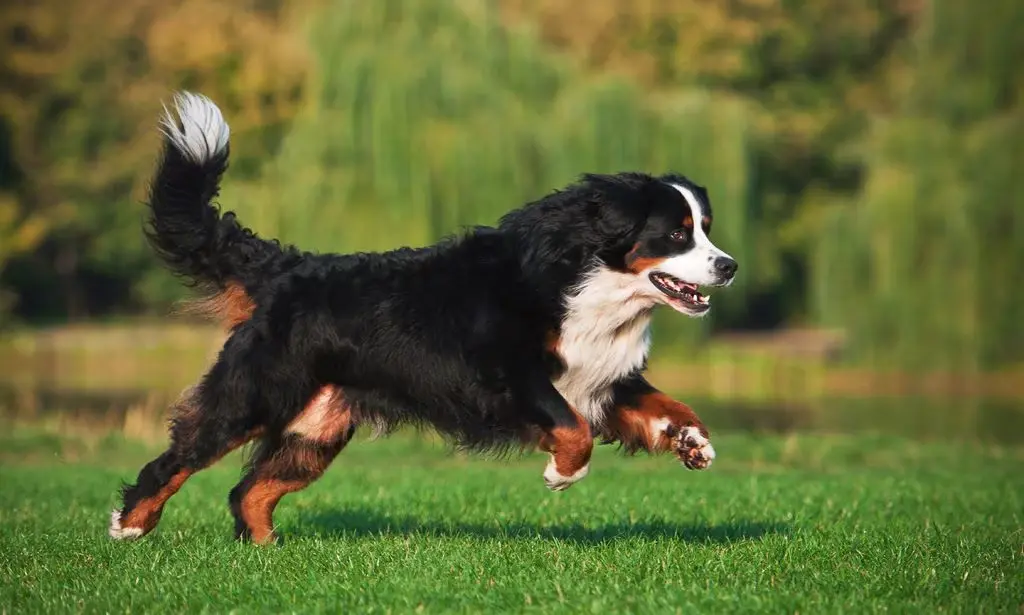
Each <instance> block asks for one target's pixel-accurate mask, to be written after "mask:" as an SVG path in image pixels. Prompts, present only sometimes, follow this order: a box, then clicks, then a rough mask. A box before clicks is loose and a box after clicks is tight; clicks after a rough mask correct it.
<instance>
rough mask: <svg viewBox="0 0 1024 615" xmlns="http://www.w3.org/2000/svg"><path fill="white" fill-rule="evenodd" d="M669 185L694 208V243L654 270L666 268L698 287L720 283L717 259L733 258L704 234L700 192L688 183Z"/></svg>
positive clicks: (664, 269)
mask: <svg viewBox="0 0 1024 615" xmlns="http://www.w3.org/2000/svg"><path fill="white" fill-rule="evenodd" d="M669 185H670V186H672V187H673V188H675V189H676V191H678V192H679V194H681V195H683V199H684V200H685V201H686V204H687V205H688V206H689V207H690V215H691V216H692V217H693V243H694V246H693V248H691V249H690V250H689V251H688V252H686V253H685V254H680V255H679V256H673V257H672V258H668V259H666V260H664V261H662V262H661V263H659V264H658V265H657V266H656V267H654V268H653V270H655V271H663V272H665V273H667V274H669V275H671V276H673V277H676V278H679V279H680V280H682V281H684V282H689V283H690V284H697V285H698V286H713V285H715V284H719V283H720V280H719V276H718V274H717V273H716V272H715V259H717V258H721V257H723V256H724V257H726V258H731V257H730V256H729V255H728V254H726V253H725V252H723V251H721V250H719V249H718V247H717V246H715V244H713V243H711V239H710V238H708V236H707V234H705V233H704V228H703V227H702V226H701V223H700V221H701V218H702V217H703V215H702V213H701V208H700V200H699V199H698V198H697V195H695V194H694V193H693V191H692V190H690V189H689V188H686V187H685V186H680V185H679V184H669Z"/></svg>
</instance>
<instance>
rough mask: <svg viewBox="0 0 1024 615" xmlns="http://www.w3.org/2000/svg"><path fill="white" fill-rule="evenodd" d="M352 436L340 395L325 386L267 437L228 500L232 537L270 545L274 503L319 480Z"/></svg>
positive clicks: (348, 412)
mask: <svg viewBox="0 0 1024 615" xmlns="http://www.w3.org/2000/svg"><path fill="white" fill-rule="evenodd" d="M354 431H355V422H354V420H353V416H352V412H351V409H350V408H349V406H348V405H347V404H346V402H345V399H344V395H343V392H342V391H341V390H340V389H339V388H337V387H333V386H325V387H323V388H321V389H320V391H319V392H318V393H317V394H316V395H315V396H314V397H313V398H312V399H311V400H310V401H309V402H308V403H307V404H306V407H305V408H304V409H303V410H302V412H301V413H299V414H298V415H297V416H296V417H295V418H294V419H292V420H291V421H290V422H289V423H288V425H287V426H286V427H285V428H284V430H283V431H282V432H281V433H278V434H268V435H267V437H265V438H264V441H263V442H262V444H261V446H260V449H259V451H258V452H257V453H256V455H255V456H254V457H253V459H252V460H251V461H250V466H249V471H248V473H247V474H246V475H245V477H244V478H243V479H242V481H241V482H240V483H238V485H236V486H235V488H234V489H232V490H231V495H230V496H229V498H228V499H229V503H230V505H231V514H232V515H233V516H234V518H235V536H236V538H241V539H243V540H252V541H253V542H255V543H257V544H265V543H269V542H274V541H275V540H276V535H275V534H274V521H273V514H274V508H275V507H276V506H277V504H278V502H280V501H281V498H282V497H284V496H285V495H286V494H288V493H293V492H295V491H299V490H300V489H303V488H305V487H306V486H308V485H309V484H310V483H312V482H313V481H315V480H316V479H318V478H320V477H321V476H322V475H323V473H324V471H326V470H327V467H328V466H329V465H330V464H331V462H332V461H333V460H334V458H335V457H336V456H337V455H338V453H340V452H341V450H342V449H343V448H345V445H346V444H348V442H349V440H350V439H351V438H352V434H353V432H354Z"/></svg>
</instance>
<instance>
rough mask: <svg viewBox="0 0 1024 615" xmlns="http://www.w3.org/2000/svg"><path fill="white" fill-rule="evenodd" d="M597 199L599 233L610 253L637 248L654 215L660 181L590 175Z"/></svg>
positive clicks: (587, 179) (629, 175) (644, 177)
mask: <svg viewBox="0 0 1024 615" xmlns="http://www.w3.org/2000/svg"><path fill="white" fill-rule="evenodd" d="M584 181H585V182H586V183H587V184H588V185H589V186H590V188H591V189H592V190H593V191H594V194H595V195H596V196H597V198H596V203H597V211H595V212H594V213H595V223H594V226H595V230H596V231H597V232H598V233H599V234H600V235H601V236H602V239H603V240H604V241H605V242H606V245H607V246H608V248H610V249H615V248H619V247H625V248H626V249H627V250H628V249H629V248H631V247H632V246H633V243H635V241H636V239H637V236H638V235H639V234H640V231H642V230H643V228H644V224H645V223H646V222H647V217H648V216H649V215H650V212H651V207H652V203H653V201H654V197H655V194H654V191H655V190H656V188H657V181H656V180H655V179H654V178H652V177H650V176H649V175H644V174H642V173H619V174H617V175H586V176H584Z"/></svg>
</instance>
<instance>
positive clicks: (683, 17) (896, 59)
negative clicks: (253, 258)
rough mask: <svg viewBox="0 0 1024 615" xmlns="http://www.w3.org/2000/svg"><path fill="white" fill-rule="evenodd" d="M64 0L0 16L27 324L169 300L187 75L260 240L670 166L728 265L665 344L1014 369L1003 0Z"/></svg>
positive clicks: (1010, 82)
mask: <svg viewBox="0 0 1024 615" xmlns="http://www.w3.org/2000/svg"><path fill="white" fill-rule="evenodd" d="M64 6H65V3H61V2H58V1H57V0H40V1H39V2H36V3H32V4H29V3H18V4H15V5H11V6H10V7H8V6H6V5H5V6H4V7H3V8H0V19H3V20H4V21H5V23H9V24H11V27H10V28H7V29H5V30H4V34H3V35H2V36H0V52H2V54H0V77H2V78H3V79H2V80H0V121H2V122H3V124H2V126H0V128H2V130H0V137H2V138H0V195H4V196H3V197H0V198H2V199H3V200H0V242H3V248H0V285H4V286H6V287H7V288H9V289H10V291H9V292H8V296H10V297H13V298H15V299H19V300H21V303H20V305H19V306H18V309H19V312H20V313H21V315H22V316H26V317H29V318H30V319H35V320H41V319H42V316H44V315H45V314H46V313H49V312H52V313H54V314H55V315H61V316H68V315H71V316H72V317H74V316H83V315H88V314H90V313H101V314H106V313H109V312H117V311H138V310H146V309H154V308H157V309H163V308H165V307H166V306H167V304H168V303H170V301H171V300H173V299H174V298H176V297H178V296H179V295H180V294H181V292H182V290H181V289H180V288H179V286H178V285H177V282H176V281H175V280H173V279H171V278H170V277H169V276H168V275H167V274H165V273H164V272H162V271H161V270H160V269H159V268H158V267H157V266H156V263H155V260H154V259H153V258H152V256H151V255H150V254H149V253H148V251H147V250H146V249H145V247H144V244H143V242H142V239H141V234H140V233H139V232H138V229H139V220H140V216H141V213H142V212H141V208H140V207H139V206H138V201H139V200H140V199H141V197H142V194H143V191H142V188H143V187H144V182H145V180H146V179H148V177H149V173H150V171H151V169H152V162H153V160H154V158H155V154H156V143H157V142H156V130H155V126H154V121H155V117H156V114H157V111H158V109H159V105H158V103H159V101H160V100H161V99H165V98H166V96H167V94H168V92H169V91H170V90H171V89H174V88H176V87H187V88H192V89H197V90H201V91H203V92H205V93H207V94H210V95H211V96H213V98H214V99H216V100H217V101H218V102H219V103H220V104H221V105H222V106H223V107H224V109H225V111H226V114H227V116H228V118H229V121H230V122H231V124H232V137H233V150H232V155H233V164H232V169H231V172H230V173H229V175H228V180H227V181H228V183H227V185H226V186H225V191H224V196H223V204H224V205H225V206H226V207H228V208H232V209H236V210H237V211H238V212H239V213H240V214H241V215H242V217H243V219H244V220H245V221H246V222H247V223H248V224H250V225H251V226H253V227H254V228H255V229H257V230H258V231H259V232H260V233H261V234H263V235H266V236H279V237H281V238H283V239H284V240H286V241H290V242H294V243H296V244H299V245H301V246H303V247H307V248H315V249H319V250H332V251H335V250H336V251H351V250H380V249H388V248H392V247H396V246H399V245H423V244H426V243H428V242H431V241H433V240H435V239H437V238H439V237H441V236H443V235H447V234H450V233H454V232H458V230H459V229H460V227H462V226H465V225H472V224H492V223H494V222H495V221H496V220H497V218H498V217H499V216H500V215H501V214H502V213H504V212H506V211H508V210H509V209H511V208H513V207H516V206H518V205H519V204H521V203H523V202H524V201H528V200H532V199H535V198H538V197H540V196H542V195H543V194H545V193H546V192H548V191H550V190H552V189H555V188H557V187H560V186H562V185H564V184H565V183H567V182H569V181H571V180H573V179H574V178H575V177H576V176H577V175H578V174H580V173H582V172H601V171H620V170H625V169H641V170H646V171H651V172H660V171H664V170H670V169H671V170H678V171H681V172H684V173H686V174H688V175H690V176H692V177H694V178H695V179H696V180H697V181H699V182H701V183H704V184H706V185H708V187H709V189H710V192H711V195H712V198H713V200H714V202H715V206H716V212H717V214H718V215H717V216H716V228H715V237H716V240H717V241H718V242H720V244H721V245H722V246H723V247H724V248H726V249H727V250H728V251H729V252H731V253H733V254H734V255H735V256H736V257H737V258H738V259H739V260H740V263H741V274H740V277H739V280H740V282H739V283H738V285H737V286H736V287H734V288H731V289H729V290H728V291H725V292H721V293H718V294H717V296H716V297H715V300H714V301H715V306H716V309H715V310H714V311H713V313H714V316H713V319H712V320H710V321H702V322H697V323H695V322H693V321H689V320H684V319H681V318H679V317H677V316H676V315H674V314H667V313H666V314H659V315H658V317H657V321H656V324H655V326H656V327H657V329H658V330H659V334H658V336H659V338H660V339H662V340H665V338H666V337H669V338H674V339H675V341H677V342H680V343H681V346H680V348H682V344H683V343H685V345H686V346H687V347H690V346H692V342H693V341H694V339H695V338H698V337H700V336H701V335H702V334H704V333H707V331H708V330H709V329H710V328H717V329H727V328H760V327H782V326H787V325H792V324H799V325H811V326H816V325H826V326H829V327H835V328H839V329H843V330H845V331H846V332H847V333H848V334H849V335H848V336H847V337H848V339H849V340H851V343H852V345H853V347H852V350H853V351H854V353H853V354H854V356H856V357H859V359H860V360H861V361H865V362H877V363H881V364H886V365H888V366H893V367H896V366H899V367H914V368H918V367H921V368H949V369H956V370H974V369H986V368H990V367H1000V366H1004V365H1007V364H1015V363H1020V362H1021V361H1022V360H1024V328H1022V327H1020V326H1019V324H1018V320H1019V314H1021V313H1024V288H1022V287H1020V286H1019V285H1016V284H1012V283H1008V281H1009V280H1012V279H1013V277H1014V274H1015V267H1016V266H1017V264H1018V263H1020V262H1024V258H1022V256H1024V245H1022V242H1024V221H1022V217H1024V214H1022V213H1020V212H1021V205H1022V203H1021V200H1022V198H1024V197H1022V196H1021V195H1022V194H1024V190H1022V186H1021V181H1022V180H1021V179H1020V178H1021V175H1020V174H1019V172H1018V169H1017V167H1019V161H1020V160H1022V159H1024V152H1022V151H1021V149H1022V147H1024V120H1022V119H1021V118H1022V117H1024V109H1022V102H1021V98H1022V94H1024V68H1022V67H1024V65H1022V64H1021V63H1020V62H1019V61H1018V58H1020V57H1022V56H1024V37H1021V36H1019V32H1021V30H1022V28H1024V9H1022V6H1024V5H1022V4H1021V3H1020V2H1019V1H1016V0H993V1H992V2H990V3H989V4H987V5H986V9H985V10H984V11H979V10H977V9H976V8H974V7H973V6H971V5H969V4H966V3H964V2H960V1H958V0H926V1H924V2H891V3H874V4H872V3H863V2H858V1H855V0H842V1H839V2H832V3H821V4H814V3H807V2H792V1H779V0H735V1H728V2H727V1H724V0H679V1H677V2H659V1H655V0H639V1H629V2H627V1H625V0H615V1H611V2H592V3H580V2H576V1H573V0H460V1H459V2H441V3H439V2H429V1H427V0H407V1H401V0H381V1H379V2H358V1H355V0H329V1H316V2H313V1H309V2H299V3H294V4H293V3H283V2H277V1H271V2H260V3H251V2H245V1H243V0H224V1H223V2H219V3H216V4H212V5H211V4H209V3H207V2H206V1H205V0H171V1H169V2H163V3H153V2H150V1H149V0H132V1H130V2H127V3H125V2H118V3H115V2H113V0H97V1H96V2H90V3H85V2H80V3H72V4H71V5H66V6H67V8H66V9H64V8H61V7H64ZM300 23H302V24H304V27H298V26H297V25H296V24H300ZM694 24H699V27H693V25H694ZM95 32H103V36H99V37H97V36H95ZM666 334H667V335H666ZM659 345H660V346H661V347H662V348H665V347H666V346H667V345H665V344H664V343H661V344H659Z"/></svg>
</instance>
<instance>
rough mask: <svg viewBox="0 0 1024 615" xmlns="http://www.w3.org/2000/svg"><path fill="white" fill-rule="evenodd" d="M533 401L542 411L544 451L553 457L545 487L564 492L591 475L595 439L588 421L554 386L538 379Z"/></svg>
mask: <svg viewBox="0 0 1024 615" xmlns="http://www.w3.org/2000/svg"><path fill="white" fill-rule="evenodd" d="M533 398H534V400H535V402H536V404H537V406H538V408H539V410H540V416H539V419H540V420H539V423H540V432H541V433H540V440H539V445H540V449H541V450H543V451H545V452H547V453H548V454H550V455H551V460H550V461H549V462H548V465H547V467H546V468H544V483H545V484H546V485H547V486H548V489H551V490H552V491H564V490H565V489H568V488H569V487H571V486H572V485H573V484H575V483H576V482H577V481H580V480H582V479H583V478H584V477H585V476H586V475H587V473H588V472H589V471H590V454H591V453H592V452H593V450H594V435H593V433H592V432H591V431H590V424H589V423H587V421H586V419H584V418H583V416H582V415H580V413H579V412H577V411H576V410H575V409H574V408H573V407H572V406H570V405H569V403H568V402H566V401H565V398H563V397H562V395H561V394H560V393H559V392H558V391H557V390H556V389H555V388H554V387H553V386H552V385H551V384H550V382H547V381H541V380H540V379H539V378H538V379H537V382H536V383H535V386H534V390H533Z"/></svg>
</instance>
